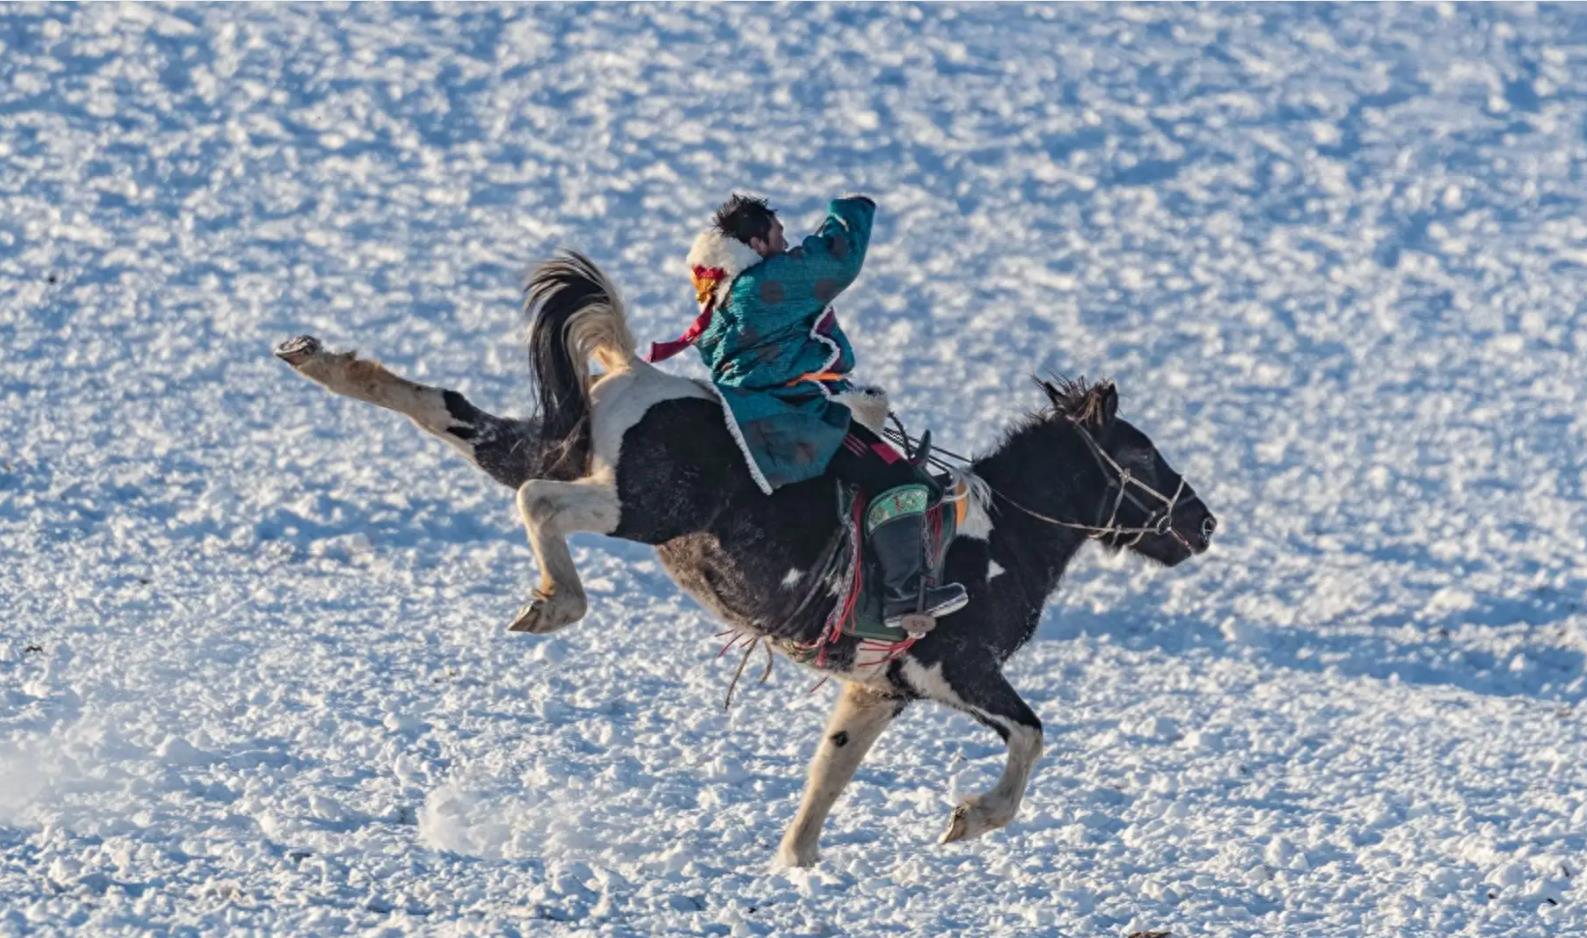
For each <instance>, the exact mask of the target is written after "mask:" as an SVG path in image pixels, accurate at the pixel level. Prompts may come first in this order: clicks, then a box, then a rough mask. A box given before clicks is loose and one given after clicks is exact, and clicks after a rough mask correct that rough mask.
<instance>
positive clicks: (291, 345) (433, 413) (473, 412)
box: [275, 335, 539, 488]
mask: <svg viewBox="0 0 1587 938" xmlns="http://www.w3.org/2000/svg"><path fill="white" fill-rule="evenodd" d="M275 354H276V357H277V358H279V359H281V360H282V361H284V362H286V363H287V364H288V365H291V366H292V367H293V369H294V370H296V371H297V372H298V374H301V375H303V376H304V377H305V378H308V379H309V380H311V381H314V382H315V383H317V384H320V385H323V386H324V387H325V388H326V389H327V390H330V391H332V392H334V393H336V394H340V395H343V396H344V397H351V398H356V399H358V400H360V401H365V402H367V403H370V404H374V405H375V406H377V407H384V408H386V409H387V410H394V411H396V412H397V413H399V414H402V415H403V416H404V417H407V418H408V419H410V420H412V421H413V422H414V423H416V424H418V425H419V428H420V429H422V430H424V431H426V432H427V433H431V434H434V435H435V436H438V437H440V438H441V439H443V440H445V441H446V442H447V443H449V444H451V445H452V446H453V447H454V448H455V449H457V450H458V451H459V452H461V453H462V454H463V455H464V456H466V457H467V458H468V460H469V461H470V462H472V463H474V464H475V465H476V466H479V467H480V468H481V469H483V470H485V471H486V472H487V473H489V474H490V476H491V478H493V479H495V480H496V481H498V482H501V483H502V484H504V485H509V486H512V487H513V488H517V487H518V486H520V485H522V484H523V482H524V480H526V479H528V478H529V476H530V474H531V472H532V471H533V469H534V467H535V459H534V455H535V453H536V451H537V448H538V445H539V444H538V436H539V434H538V426H537V425H536V424H535V423H534V422H532V421H528V420H508V419H505V418H502V417H497V416H494V415H492V414H488V413H486V412H485V411H482V410H480V409H479V408H478V407H475V406H474V405H473V404H471V403H469V401H468V398H466V397H464V396H463V395H461V394H459V393H458V392H456V391H451V390H447V389H445V388H435V387H430V386H429V385H426V384H418V383H416V382H413V381H409V380H408V379H406V378H402V377H398V376H397V375H394V374H392V373H391V372H390V371H387V370H386V369H385V367H384V366H382V365H381V364H380V363H379V362H375V361H370V360H369V359H365V358H359V357H358V356H357V355H356V354H354V353H352V352H331V351H327V350H326V348H325V346H323V345H321V344H320V340H319V339H316V338H314V337H313V336H307V335H300V336H298V337H297V338H295V339H288V340H287V341H285V342H282V343H281V344H280V345H278V346H276V348H275Z"/></svg>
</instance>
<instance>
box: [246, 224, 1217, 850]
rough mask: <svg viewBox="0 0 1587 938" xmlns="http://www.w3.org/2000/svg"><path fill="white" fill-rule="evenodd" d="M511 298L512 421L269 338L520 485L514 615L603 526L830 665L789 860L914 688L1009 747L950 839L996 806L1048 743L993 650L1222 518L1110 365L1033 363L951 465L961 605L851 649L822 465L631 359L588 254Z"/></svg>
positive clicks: (353, 360)
mask: <svg viewBox="0 0 1587 938" xmlns="http://www.w3.org/2000/svg"><path fill="white" fill-rule="evenodd" d="M525 295H526V299H525V303H524V309H525V314H526V316H527V317H528V318H529V321H530V328H529V359H530V362H529V364H530V372H531V377H532V379H533V381H534V384H535V387H536V389H537V401H536V410H537V413H535V414H532V415H531V416H530V417H528V418H524V419H510V418H503V417H498V416H495V415H493V414H489V413H487V412H485V411H483V410H481V409H480V408H478V407H476V406H475V405H474V404H473V403H471V402H470V401H469V400H468V399H466V398H465V397H464V396H463V395H462V394H460V393H458V392H457V391H455V390H449V389H445V388H438V387H431V386H427V385H422V384H417V383H415V382H412V381H409V380H406V379H404V378H402V377H399V376H397V375H396V374H393V373H392V372H390V371H388V370H387V369H385V368H384V367H383V366H381V365H380V364H379V363H377V362H375V361H372V360H369V359H364V358H360V357H358V356H357V354H356V353H354V352H332V351H329V350H328V349H326V348H325V347H324V345H323V344H322V343H321V342H320V341H319V340H317V339H315V338H313V337H311V336H299V337H297V338H295V339H291V340H288V341H286V342H284V343H282V344H281V345H279V346H278V347H277V348H276V350H275V353H276V355H277V356H278V357H279V358H281V359H282V360H284V361H285V362H286V363H287V364H289V365H291V366H292V367H293V368H294V369H295V370H296V371H297V372H298V373H299V374H301V375H303V376H304V377H307V378H309V379H311V380H313V381H315V382H318V383H319V384H321V385H323V386H324V387H326V388H327V389H329V390H330V391H332V392H335V393H337V394H342V395H346V396H349V397H353V398H357V399H359V400H362V401H366V402H369V403H371V404H375V405H378V406H380V407H384V408H388V409H391V410H394V411H396V412H398V413H400V414H403V415H405V416H407V417H408V418H410V419H411V420H413V421H414V422H415V423H416V424H418V426H419V427H420V428H421V429H423V430H425V431H427V432H429V433H431V434H434V435H435V436H438V437H440V438H441V439H442V440H444V441H446V442H447V443H448V444H450V445H452V446H453V447H455V448H456V449H458V450H459V451H461V452H462V454H463V455H464V456H465V457H467V458H468V459H469V460H470V461H471V462H472V463H474V465H476V466H477V467H479V468H480V469H482V470H484V471H485V472H486V473H487V474H489V475H490V476H491V477H492V478H493V479H495V480H496V481H498V482H500V483H502V484H503V485H506V486H508V487H510V488H512V489H514V490H515V491H516V500H517V502H516V504H517V509H518V513H519V516H520V518H521V520H522V522H523V524H524V527H525V530H526V531H527V534H528V539H529V546H530V548H531V550H532V552H533V554H534V558H535V561H536V563H537V565H538V568H539V572H540V578H539V583H538V586H537V587H536V588H535V590H534V591H533V594H532V598H531V601H530V602H529V603H528V604H527V605H525V606H524V607H523V609H522V610H520V611H519V613H518V615H517V617H516V618H515V619H514V620H513V622H512V624H511V626H510V628H511V629H512V630H513V631H521V632H530V633H538V634H544V633H549V632H553V631H556V630H558V629H562V628H565V627H567V626H569V625H571V624H572V623H574V622H576V621H578V620H579V619H580V618H581V617H582V616H583V615H584V613H585V611H586V609H587V600H586V597H585V593H584V590H583V588H582V586H581V584H580V581H579V577H578V572H577V570H575V569H574V565H573V560H572V556H571V555H570V554H569V552H568V547H567V542H566V537H567V536H568V535H569V534H570V533H572V532H576V531H588V532H595V533H599V534H604V535H609V536H611V537H616V538H623V539H626V540H630V541H637V542H640V543H644V544H649V545H652V546H654V547H655V548H656V550H657V553H658V555H659V557H660V560H661V562H662V564H663V566H664V567H665V569H666V570H667V572H668V574H669V575H670V576H671V578H672V579H673V580H674V582H676V583H677V584H678V586H680V587H681V588H682V589H683V590H685V591H686V592H688V593H690V594H691V595H693V596H694V597H695V598H696V599H697V600H698V601H699V602H700V603H701V604H702V605H703V606H705V607H706V608H707V609H708V610H710V611H711V612H713V613H715V614H716V615H717V616H718V617H720V618H721V619H722V620H723V621H725V622H726V623H728V624H729V625H730V626H731V627H732V628H734V629H736V630H739V631H740V632H743V633H747V634H748V635H749V636H750V637H752V638H753V639H765V640H766V641H767V643H768V645H769V646H770V647H775V648H776V649H777V650H778V651H780V652H782V653H783V654H785V655H786V656H788V657H790V658H792V659H794V660H796V661H798V662H799V663H800V664H803V665H806V666H809V667H813V668H816V669H818V670H820V671H823V672H825V673H826V674H828V675H830V676H831V677H834V678H836V679H837V680H838V681H839V682H840V684H841V689H840V692H839V694H838V698H837V701H836V704H835V706H834V707H833V710H832V712H831V715H830V717H829V719H828V721H827V725H826V729H825V731H824V733H823V735H822V738H821V741H820V743H819V744H818V746H817V749H816V752H815V755H814V757H813V758H812V760H811V762H810V766H809V770H808V777H807V780H806V785H805V789H804V793H803V796H802V798H801V801H800V805H799V808H798V811H797V813H796V814H795V817H794V818H793V821H792V822H791V823H790V824H789V826H788V828H787V829H786V831H785V833H784V836H783V838H782V841H781V843H780V845H779V847H778V850H777V855H776V860H777V861H778V862H779V863H781V864H783V865H787V866H795V867H802V866H810V865H813V864H814V863H815V862H816V860H817V857H818V841H819V837H820V832H821V827H822V824H823V823H824V822H825V820H826V817H827V815H828V813H829V811H830V810H831V808H832V805H833V804H834V802H835V801H836V800H837V799H838V797H839V795H840V794H841V793H842V791H843V789H844V787H845V786H846V785H847V784H848V782H849V781H850V779H851V778H852V777H853V775H854V772H855V770H856V769H857V768H858V767H859V765H860V762H861V760H863V759H864V758H865V755H866V753H867V752H868V751H869V750H870V748H871V746H872V744H873V743H875V742H876V739H877V737H878V736H880V735H881V733H882V731H883V730H885V729H886V728H887V726H888V725H889V724H890V723H892V721H893V720H894V719H896V718H897V717H898V715H899V714H900V713H901V712H902V711H903V710H904V708H905V707H907V706H908V705H909V704H910V703H912V702H914V701H917V700H932V701H936V702H937V703H940V704H945V705H947V706H949V707H952V708H954V709H956V710H959V711H962V712H964V713H966V714H968V715H969V716H970V717H972V718H973V719H975V720H976V721H978V722H980V723H982V724H984V725H985V726H987V727H989V728H990V729H991V730H993V731H994V732H996V733H997V734H998V735H999V736H1000V737H1001V738H1002V739H1003V741H1004V743H1005V745H1006V747H1007V761H1006V763H1005V766H1004V769H1003V772H1002V775H1001V777H1000V778H999V780H998V781H997V783H996V784H995V785H994V786H993V787H992V788H991V789H990V790H988V791H986V792H984V793H981V794H977V795H972V796H970V797H967V798H965V799H963V800H962V801H961V802H960V803H959V804H958V805H957V806H956V807H955V808H954V810H953V812H952V814H951V816H950V818H949V823H948V828H947V830H946V832H945V833H944V834H942V836H941V838H940V840H941V842H943V843H949V842H953V841H960V840H966V839H969V838H974V837H979V836H981V835H983V834H985V833H987V832H989V831H993V830H996V829H998V828H1001V827H1003V826H1005V825H1007V824H1008V823H1009V822H1010V821H1012V820H1013V818H1014V817H1015V814H1016V812H1017V811H1018V809H1019V805H1020V801H1021V799H1022V798H1023V796H1024V793H1025V790H1026V786H1027V783H1028V781H1029V777H1030V773H1031V770H1032V767H1033V766H1034V764H1035V762H1036V760H1037V759H1038V757H1039V756H1040V755H1041V752H1042V723H1041V720H1040V719H1038V718H1037V716H1036V714H1035V713H1034V712H1033V711H1032V710H1031V708H1030V707H1029V706H1028V705H1027V704H1026V703H1025V701H1024V700H1023V699H1021V698H1020V695H1019V693H1018V692H1017V691H1016V690H1015V689H1014V688H1013V687H1012V686H1011V685H1010V684H1009V682H1008V681H1007V680H1006V679H1005V678H1004V676H1003V673H1002V666H1003V664H1004V662H1005V661H1007V660H1008V658H1009V657H1010V656H1011V655H1012V654H1014V652H1015V651H1016V650H1018V649H1019V648H1020V647H1021V646H1022V645H1024V644H1025V643H1026V642H1028V641H1029V640H1030V639H1031V637H1032V635H1034V633H1035V631H1036V628H1037V624H1038V622H1039V620H1040V618H1041V615H1042V609H1043V606H1044V605H1045V604H1046V602H1047V600H1048V598H1049V597H1051V596H1052V595H1053V594H1054V593H1055V591H1056V590H1057V588H1058V586H1059V583H1060V581H1061V579H1062V578H1063V575H1064V571H1065V570H1066V569H1067V567H1068V566H1069V563H1070V562H1071V561H1072V560H1073V558H1074V557H1075V555H1076V554H1077V553H1078V551H1079V550H1080V549H1081V548H1082V547H1083V546H1085V545H1086V544H1088V543H1093V542H1094V543H1096V544H1098V545H1099V546H1100V547H1101V548H1102V549H1104V550H1107V551H1111V552H1115V553H1116V552H1120V551H1128V552H1130V553H1133V554H1136V555H1139V556H1140V557H1144V558H1146V559H1147V560H1148V561H1152V562H1155V563H1157V564H1160V565H1162V566H1165V567H1173V566H1176V565H1178V564H1180V563H1182V562H1184V561H1185V560H1187V559H1189V558H1191V557H1193V556H1195V555H1198V554H1200V553H1202V552H1204V551H1206V550H1207V549H1208V547H1209V545H1210V542H1211V538H1212V535H1213V532H1214V530H1215V529H1216V527H1217V521H1216V519H1215V518H1214V517H1213V515H1212V514H1211V512H1209V511H1208V509H1207V507H1206V505H1204V504H1203V503H1202V501H1201V499H1200V497H1199V496H1198V495H1197V494H1196V492H1195V490H1194V489H1193V488H1192V487H1191V486H1190V485H1189V484H1188V483H1187V482H1186V481H1185V480H1184V478H1183V477H1181V476H1180V475H1179V474H1178V473H1177V472H1175V471H1174V470H1173V468H1172V467H1170V466H1169V464H1168V462H1167V461H1166V460H1165V459H1164V458H1163V456H1162V454H1161V453H1159V452H1158V450H1157V447H1156V446H1154V445H1153V443H1152V441H1151V440H1150V439H1148V438H1147V436H1146V435H1145V434H1144V433H1142V432H1141V431H1140V430H1139V429H1137V428H1136V427H1135V426H1134V425H1132V424H1131V423H1129V422H1128V421H1127V420H1124V419H1123V418H1121V417H1119V416H1118V402H1119V395H1118V391H1117V388H1116V387H1115V385H1114V384H1113V383H1112V382H1094V383H1088V382H1086V381H1084V380H1083V379H1081V380H1078V381H1069V380H1065V379H1061V378H1052V379H1037V384H1038V386H1039V387H1040V389H1041V391H1042V392H1043V394H1044V395H1045V398H1046V401H1045V405H1044V406H1041V407H1039V408H1038V409H1037V410H1036V411H1034V412H1031V413H1028V414H1025V415H1023V416H1021V417H1019V418H1018V419H1016V420H1015V421H1014V422H1013V423H1012V425H1011V426H1010V427H1009V428H1008V429H1007V430H1006V431H1005V433H1004V435H1003V438H1002V441H1001V444H1000V445H998V446H997V447H996V448H995V449H994V450H993V451H992V452H990V453H987V454H986V455H983V456H980V457H977V458H974V459H973V460H970V461H969V464H968V466H967V468H965V469H964V470H961V472H960V474H959V475H960V477H961V478H962V479H964V480H965V481H966V482H967V483H968V484H967V485H966V486H964V487H963V488H964V489H966V490H967V492H968V494H967V495H965V496H964V497H965V498H967V499H968V501H969V504H968V505H966V506H965V508H966V512H965V516H964V520H963V523H962V524H961V525H960V526H959V527H958V530H957V532H956V535H955V537H954V539H953V540H952V541H951V543H950V544H949V545H948V547H947V554H946V562H945V563H946V566H945V568H944V580H945V581H947V582H958V583H962V584H964V586H965V587H966V589H967V590H968V593H969V597H970V601H969V604H968V605H967V606H966V607H965V608H963V609H962V610H960V611H958V612H955V613H953V614H951V615H948V616H945V617H943V618H941V619H939V620H937V622H936V624H935V627H934V628H932V629H931V630H930V631H928V632H925V633H924V634H920V635H918V636H917V635H911V636H910V637H909V638H907V639H906V640H905V641H902V642H899V643H897V644H896V645H894V646H891V647H890V648H889V650H888V653H887V654H885V655H879V656H878V655H872V656H871V659H873V660H866V656H865V654H864V653H863V647H864V642H862V641H861V640H859V639H856V638H853V637H849V636H847V635H843V634H838V633H834V631H833V630H832V629H831V628H830V624H831V622H832V621H833V618H834V610H835V609H837V608H839V607H840V606H841V604H842V602H843V592H844V589H845V586H844V584H845V583H846V582H847V580H846V578H845V577H844V576H843V575H842V573H843V571H842V570H841V569H838V568H839V567H840V566H842V565H841V564H839V563H837V561H836V559H835V558H837V557H839V556H841V555H842V551H841V550H840V549H839V547H840V546H841V545H842V544H843V543H844V540H845V538H847V537H849V535H850V533H851V529H850V526H849V525H847V524H846V523H845V520H844V519H843V518H841V517H840V516H839V510H838V507H837V505H838V500H837V495H836V493H837V491H838V489H837V484H836V482H835V481H834V480H833V479H832V478H830V477H824V478H817V479H812V480H809V481H806V482H801V483H797V484H792V485H787V486H784V487H782V488H779V489H778V490H777V491H776V492H774V493H773V494H771V495H766V494H764V493H763V492H762V491H761V490H760V489H759V488H757V487H756V485H755V484H754V482H753V480H752V478H751V475H750V473H749V471H748V467H747V465H746V463H745V457H744V455H743V454H742V452H741V451H740V449H739V447H738V446H737V445H735V440H734V439H733V434H734V432H735V430H736V428H735V427H734V426H733V424H732V422H731V418H730V417H728V416H726V408H725V406H724V405H723V403H722V402H721V401H720V400H719V399H718V398H717V397H716V395H715V394H714V393H713V392H712V389H711V385H710V384H708V383H706V382H701V381H695V380H691V379H687V378H684V377H679V376H675V375H669V374H667V373H665V372H663V371H661V370H659V369H657V368H655V367H653V366H652V365H650V364H648V363H646V362H644V361H642V360H641V359H640V357H639V356H638V355H637V354H636V352H635V345H634V340H633V337H632V336H631V334H630V332H629V329H628V325H627V314H626V312H625V309H624V306H623V302H622V298H621V296H620V294H619V292H618V290H617V288H616V286H615V285H614V284H613V283H612V282H611V281H610V280H609V279H608V278H607V276H606V274H605V273H604V272H602V271H601V270H600V269H599V268H598V267H597V266H596V265H595V264H594V263H592V262H591V261H589V260H588V259H587V258H585V257H583V256H581V255H579V254H576V253H573V252H565V253H563V254H560V255H558V256H557V257H556V258H554V259H552V260H550V261H547V262H545V263H543V264H541V265H540V266H539V267H537V268H536V269H535V270H534V271H533V273H532V275H531V277H530V279H529V281H528V285H527V288H526V290H525ZM592 364H598V365H599V366H600V369H601V370H600V372H599V373H597V372H595V371H594V370H593V369H592ZM854 403H855V406H854V408H853V412H854V414H855V418H856V419H859V420H865V421H867V422H873V423H879V422H880V420H881V419H882V417H884V416H885V413H886V408H885V404H881V405H880V406H879V401H878V398H877V396H876V395H875V394H874V393H873V394H870V395H868V396H863V397H862V398H860V399H856V400H855V402H854ZM816 648H819V650H820V653H819V654H811V649H816Z"/></svg>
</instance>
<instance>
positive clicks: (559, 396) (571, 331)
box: [524, 251, 638, 480]
mask: <svg viewBox="0 0 1587 938" xmlns="http://www.w3.org/2000/svg"><path fill="white" fill-rule="evenodd" d="M524 295H525V303H524V309H525V311H526V312H527V314H528V315H529V321H530V326H529V371H530V374H531V376H532V377H533V378H534V380H535V384H536V386H537V388H538V394H539V401H538V404H539V409H540V420H541V423H540V436H541V439H542V441H543V442H544V444H545V448H544V450H543V452H544V466H543V468H542V471H541V473H540V475H541V477H542V478H548V479H564V480H566V479H577V478H580V477H582V476H583V475H584V474H585V473H586V472H588V470H589V461H590V385H591V384H592V383H593V379H592V378H591V376H590V359H591V358H594V359H595V360H596V361H598V362H600V365H601V367H602V368H603V369H605V370H606V371H607V372H608V373H611V372H616V371H626V370H628V369H629V368H631V367H632V366H633V364H634V363H635V362H636V361H637V360H638V359H637V356H636V355H635V352H634V337H633V335H632V334H630V333H629V331H628V318H627V315H626V314H625V313H624V311H623V300H622V297H621V296H620V295H619V294H618V292H617V287H616V286H615V285H614V284H613V283H612V282H611V281H610V280H609V279H607V277H606V274H604V273H602V272H601V269H600V268H599V267H596V266H595V264H594V262H592V261H591V260H590V259H589V258H587V257H585V256H584V255H582V254H578V253H576V252H574V251H564V252H563V253H562V254H561V255H559V256H557V257H555V258H553V259H551V260H549V261H546V262H545V263H543V264H541V265H540V266H539V267H537V268H535V271H534V273H533V274H531V275H530V277H529V283H528V285H527V286H526V287H525V288H524Z"/></svg>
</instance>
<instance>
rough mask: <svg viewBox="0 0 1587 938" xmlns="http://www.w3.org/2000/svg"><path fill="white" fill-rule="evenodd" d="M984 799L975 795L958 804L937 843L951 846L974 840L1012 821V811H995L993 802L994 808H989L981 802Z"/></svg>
mask: <svg viewBox="0 0 1587 938" xmlns="http://www.w3.org/2000/svg"><path fill="white" fill-rule="evenodd" d="M984 797H985V796H983V795H975V796H972V797H969V798H966V799H964V801H962V802H960V803H959V806H958V807H957V808H954V809H953V814H952V815H950V816H949V817H948V829H947V830H946V831H945V832H943V835H942V839H941V840H939V841H937V842H938V843H943V844H951V843H954V842H955V841H960V840H974V839H975V838H977V837H979V836H981V835H982V834H986V833H990V832H991V831H995V830H997V829H998V828H1000V827H1006V826H1007V825H1008V822H1009V821H1012V820H1014V813H1013V812H1012V811H999V810H996V808H995V804H996V803H995V802H994V807H992V808H989V807H988V806H987V805H986V803H985V802H983V801H982V799H983V798H984Z"/></svg>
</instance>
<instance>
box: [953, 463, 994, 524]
mask: <svg viewBox="0 0 1587 938" xmlns="http://www.w3.org/2000/svg"><path fill="white" fill-rule="evenodd" d="M964 478H965V479H966V480H967V481H968V482H969V483H970V494H969V496H968V497H969V499H970V510H969V511H967V512H965V515H964V523H963V524H961V525H959V531H958V534H957V535H956V536H957V537H973V538H975V539H976V540H978V541H990V540H991V539H992V514H991V512H989V511H987V505H988V503H990V502H991V500H992V495H991V491H990V489H988V488H987V485H986V482H984V481H983V480H982V479H981V478H980V477H979V476H974V475H971V474H970V473H969V472H968V471H966V472H965V473H964Z"/></svg>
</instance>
